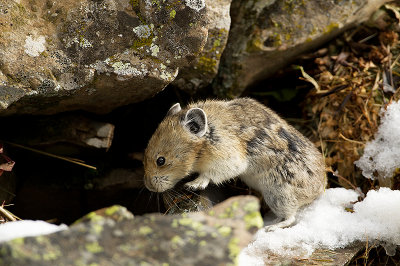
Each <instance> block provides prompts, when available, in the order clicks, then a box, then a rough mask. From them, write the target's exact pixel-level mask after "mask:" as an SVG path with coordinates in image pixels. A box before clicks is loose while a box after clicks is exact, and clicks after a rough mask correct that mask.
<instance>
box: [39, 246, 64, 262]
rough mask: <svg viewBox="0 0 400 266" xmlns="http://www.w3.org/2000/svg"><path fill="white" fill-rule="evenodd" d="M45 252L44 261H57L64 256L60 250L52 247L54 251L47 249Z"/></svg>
mask: <svg viewBox="0 0 400 266" xmlns="http://www.w3.org/2000/svg"><path fill="white" fill-rule="evenodd" d="M44 252H45V253H44V254H43V255H42V258H43V260H44V261H50V260H56V259H57V258H60V257H61V255H62V254H61V251H60V250H59V249H54V246H53V247H52V249H50V250H49V249H47V250H45V251H44Z"/></svg>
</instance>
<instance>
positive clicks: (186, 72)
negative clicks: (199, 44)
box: [172, 0, 232, 94]
mask: <svg viewBox="0 0 400 266" xmlns="http://www.w3.org/2000/svg"><path fill="white" fill-rule="evenodd" d="M231 2H232V0H219V1H215V0H206V5H207V16H208V19H209V25H208V38H207V42H206V45H205V46H204V48H203V50H202V51H201V53H200V54H199V55H198V56H197V57H196V59H195V60H194V61H193V62H192V63H191V64H190V65H189V66H187V67H183V68H181V69H180V70H179V74H178V76H177V77H176V79H175V80H174V81H173V83H172V84H173V85H175V86H177V87H179V88H180V89H182V90H184V91H186V92H187V93H189V94H193V93H195V92H196V91H197V90H199V89H202V88H204V87H206V86H208V85H210V84H211V82H212V81H213V79H214V78H215V76H216V75H217V73H218V68H219V63H220V59H221V56H222V53H223V51H224V49H225V46H226V43H227V41H228V35H229V29H230V26H231V17H230V15H229V11H230V6H231Z"/></svg>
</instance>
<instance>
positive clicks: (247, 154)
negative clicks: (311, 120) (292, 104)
mask: <svg viewBox="0 0 400 266" xmlns="http://www.w3.org/2000/svg"><path fill="white" fill-rule="evenodd" d="M203 122H204V123H203ZM160 157H163V158H165V164H164V165H162V166H158V165H157V159H158V158H160ZM144 166H145V184H146V186H147V188H148V189H150V190H152V191H157V192H162V191H165V190H168V189H170V188H172V187H173V186H174V185H175V184H176V183H177V182H179V181H180V180H181V179H183V178H184V177H186V176H188V175H189V174H191V173H199V177H198V178H197V179H195V180H194V181H191V182H188V183H187V184H186V185H187V186H188V187H190V188H192V189H204V188H205V187H206V186H207V185H208V184H209V182H212V183H215V184H221V183H223V182H224V181H227V180H230V179H232V178H234V177H239V178H241V179H242V180H243V181H244V182H245V183H246V184H247V185H249V186H250V187H252V188H254V189H256V190H259V191H260V192H261V193H262V194H263V197H264V200H265V201H266V203H267V204H268V206H269V207H270V208H271V209H272V211H273V212H274V213H275V214H276V215H277V216H278V218H279V219H281V220H283V221H282V222H280V223H277V224H275V225H273V226H270V227H268V228H267V229H268V230H275V229H276V228H278V227H286V226H289V225H291V224H292V223H293V222H294V220H295V218H294V216H295V214H296V212H297V210H298V209H299V208H300V207H302V206H304V205H306V204H308V203H310V202H311V201H313V200H314V199H315V198H316V197H317V196H318V195H320V194H321V193H322V192H323V190H324V187H325V167H324V163H323V158H322V156H321V154H320V152H319V151H318V150H317V149H316V148H315V147H314V145H313V144H312V143H311V142H310V141H309V140H308V139H307V138H305V137H304V136H303V135H302V134H301V133H299V132H298V131H297V130H296V129H294V128H293V127H292V126H290V125H289V124H287V123H286V121H284V120H283V119H282V118H280V117H279V116H278V115H277V114H276V113H275V112H273V111H272V110H270V109H269V108H267V107H265V106H264V105H262V104H260V103H258V102H257V101H255V100H252V99H249V98H240V99H236V100H232V101H215V100H207V101H200V102H196V103H192V104H190V105H188V106H187V107H186V108H184V109H181V108H180V106H179V105H174V106H173V107H171V109H170V111H169V112H168V114H167V116H166V117H165V119H164V120H163V121H162V122H161V124H160V125H159V127H158V128H157V130H156V132H155V133H154V135H153V136H152V138H151V139H150V141H149V144H148V147H147V149H146V151H145V159H144Z"/></svg>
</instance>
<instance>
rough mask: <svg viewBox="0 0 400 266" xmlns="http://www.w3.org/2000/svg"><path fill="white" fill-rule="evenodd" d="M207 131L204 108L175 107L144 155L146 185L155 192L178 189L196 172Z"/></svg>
mask: <svg viewBox="0 0 400 266" xmlns="http://www.w3.org/2000/svg"><path fill="white" fill-rule="evenodd" d="M206 131H207V116H206V114H205V112H204V111H203V110H202V109H200V108H191V109H189V110H187V111H186V110H182V109H181V106H180V105H179V103H177V104H175V105H173V106H172V107H171V108H170V109H169V111H168V113H167V115H166V117H165V118H164V120H163V121H162V122H161V123H160V125H159V126H158V128H157V130H156V131H155V132H154V134H153V136H152V137H151V139H150V141H149V144H148V145H147V148H146V151H145V154H144V160H143V163H144V171H145V175H144V184H145V186H146V187H147V188H148V189H149V190H151V191H154V192H163V191H166V190H168V189H170V188H172V187H174V186H175V184H176V183H178V182H179V181H180V180H181V179H183V178H184V177H186V176H188V175H189V174H191V173H192V170H193V167H194V165H195V163H196V161H197V157H198V154H199V152H200V150H201V147H202V144H203V141H204V138H203V136H204V135H205V133H206Z"/></svg>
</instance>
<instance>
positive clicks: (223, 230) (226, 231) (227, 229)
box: [218, 226, 232, 237]
mask: <svg viewBox="0 0 400 266" xmlns="http://www.w3.org/2000/svg"><path fill="white" fill-rule="evenodd" d="M231 232H232V228H230V227H229V226H221V227H219V228H218V233H220V235H221V236H223V237H228V236H229V235H230V234H231Z"/></svg>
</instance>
